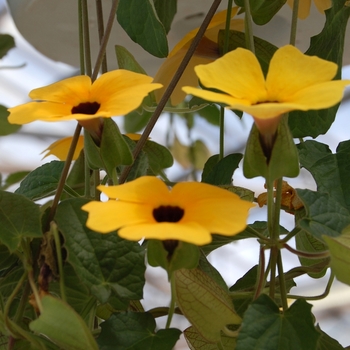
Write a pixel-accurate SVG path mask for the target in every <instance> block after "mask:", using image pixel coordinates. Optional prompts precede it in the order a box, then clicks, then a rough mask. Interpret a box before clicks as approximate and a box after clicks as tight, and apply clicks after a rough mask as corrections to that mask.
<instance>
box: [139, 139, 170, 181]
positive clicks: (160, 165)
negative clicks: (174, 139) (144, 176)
mask: <svg viewBox="0 0 350 350" xmlns="http://www.w3.org/2000/svg"><path fill="white" fill-rule="evenodd" d="M143 151H144V152H145V153H146V155H147V158H148V163H149V167H150V169H151V170H152V172H153V173H154V174H155V175H158V174H160V173H161V172H162V170H163V169H165V168H169V167H171V166H172V165H173V164H174V159H173V156H172V155H171V152H170V151H169V150H168V148H166V147H164V146H162V145H160V144H159V143H156V142H153V141H150V140H148V141H146V144H145V146H144V147H143Z"/></svg>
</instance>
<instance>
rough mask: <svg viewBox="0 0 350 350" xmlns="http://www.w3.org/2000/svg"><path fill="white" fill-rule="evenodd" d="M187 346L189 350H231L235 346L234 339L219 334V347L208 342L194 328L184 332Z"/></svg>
mask: <svg viewBox="0 0 350 350" xmlns="http://www.w3.org/2000/svg"><path fill="white" fill-rule="evenodd" d="M184 335H185V338H186V341H187V344H188V346H189V347H190V349H191V350H197V349H200V350H232V349H235V346H236V338H232V337H228V336H225V335H224V334H221V339H220V341H221V344H220V345H221V346H219V345H217V344H213V343H211V342H208V341H207V340H206V339H205V338H203V337H202V336H201V335H200V333H198V331H197V330H196V328H194V327H188V328H187V329H185V331H184Z"/></svg>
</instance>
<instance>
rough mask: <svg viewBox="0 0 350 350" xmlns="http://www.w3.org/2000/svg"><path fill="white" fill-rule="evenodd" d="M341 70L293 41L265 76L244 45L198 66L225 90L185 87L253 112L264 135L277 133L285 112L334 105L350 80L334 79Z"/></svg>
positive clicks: (209, 83)
mask: <svg viewBox="0 0 350 350" xmlns="http://www.w3.org/2000/svg"><path fill="white" fill-rule="evenodd" d="M337 69H338V66H337V65H336V64H335V63H333V62H328V61H325V60H323V59H321V58H319V57H316V56H307V55H304V54H303V53H301V52H300V51H299V50H298V49H296V48H295V47H294V46H291V45H287V46H284V47H282V48H280V49H278V50H277V51H276V52H275V54H274V56H273V57H272V59H271V62H270V66H269V71H268V73H267V76H266V79H265V77H264V74H263V72H262V70H261V67H260V64H259V62H258V60H257V58H256V57H255V55H254V54H253V53H252V52H251V51H249V50H245V49H241V48H238V49H236V50H234V51H231V52H229V53H227V54H226V55H224V56H223V57H222V58H219V59H218V60H216V61H215V62H213V63H209V64H207V65H200V66H197V67H196V68H195V70H196V73H197V75H198V77H199V79H200V81H201V83H202V84H203V85H204V86H205V87H207V88H209V89H218V90H220V91H222V93H220V92H213V91H208V90H202V89H198V88H194V87H190V86H186V87H184V88H183V90H184V91H185V92H186V93H188V94H192V95H194V96H199V97H201V98H203V99H205V100H208V101H213V102H218V103H225V104H227V105H228V108H230V109H237V110H240V111H243V112H246V113H248V114H250V115H252V116H253V118H254V120H255V123H256V125H257V127H258V129H259V131H260V133H261V134H273V133H274V132H275V130H276V128H277V125H278V122H279V118H280V116H281V115H282V114H283V113H286V112H289V111H293V110H302V111H307V110H310V109H323V108H328V107H331V106H333V105H335V104H336V103H338V102H339V101H340V100H341V98H342V96H343V90H344V87H345V86H346V85H348V84H350V80H335V81H331V80H332V79H333V78H334V76H335V75H336V73H337Z"/></svg>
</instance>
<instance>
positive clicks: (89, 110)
mask: <svg viewBox="0 0 350 350" xmlns="http://www.w3.org/2000/svg"><path fill="white" fill-rule="evenodd" d="M100 106H101V105H100V104H99V103H98V102H83V103H80V104H78V106H74V107H73V108H72V114H78V113H79V114H95V113H96V112H97V111H98V110H99V108H100Z"/></svg>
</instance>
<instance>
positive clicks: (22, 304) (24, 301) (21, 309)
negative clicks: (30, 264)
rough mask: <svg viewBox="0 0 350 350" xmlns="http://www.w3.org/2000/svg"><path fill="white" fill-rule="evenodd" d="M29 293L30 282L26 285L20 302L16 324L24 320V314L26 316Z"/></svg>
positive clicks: (15, 318)
mask: <svg viewBox="0 0 350 350" xmlns="http://www.w3.org/2000/svg"><path fill="white" fill-rule="evenodd" d="M29 293H30V284H29V281H28V280H27V282H26V285H25V286H24V290H23V293H22V296H21V300H20V302H19V305H18V308H17V310H16V314H15V317H14V318H13V320H14V322H15V323H19V322H20V321H21V320H22V318H23V314H24V311H25V308H26V306H27V303H28V297H29Z"/></svg>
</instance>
